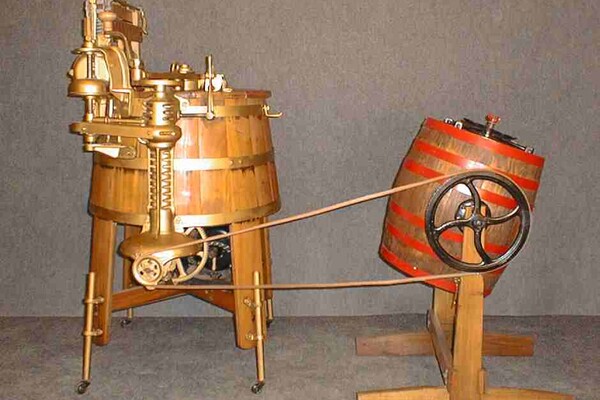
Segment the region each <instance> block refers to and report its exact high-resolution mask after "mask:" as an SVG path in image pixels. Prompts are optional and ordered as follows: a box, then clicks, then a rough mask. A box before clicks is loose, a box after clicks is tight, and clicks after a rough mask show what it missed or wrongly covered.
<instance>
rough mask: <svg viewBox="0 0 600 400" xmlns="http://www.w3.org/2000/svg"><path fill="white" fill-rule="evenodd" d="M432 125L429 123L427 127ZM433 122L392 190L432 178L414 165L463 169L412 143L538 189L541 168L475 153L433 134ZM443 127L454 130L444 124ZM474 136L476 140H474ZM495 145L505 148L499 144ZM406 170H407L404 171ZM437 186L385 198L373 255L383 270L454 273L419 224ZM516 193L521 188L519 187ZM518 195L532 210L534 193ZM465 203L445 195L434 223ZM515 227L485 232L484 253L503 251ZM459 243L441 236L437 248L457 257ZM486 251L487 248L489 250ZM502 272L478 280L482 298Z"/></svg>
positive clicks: (443, 285) (449, 285)
mask: <svg viewBox="0 0 600 400" xmlns="http://www.w3.org/2000/svg"><path fill="white" fill-rule="evenodd" d="M432 121H433V122H435V123H432ZM436 123H437V124H436ZM439 123H441V122H440V121H436V120H432V119H427V120H426V121H425V122H424V124H423V126H422V127H421V129H420V131H419V133H418V134H417V136H416V137H415V139H414V141H413V143H412V145H411V148H410V149H409V152H408V153H407V155H406V157H405V158H404V160H403V162H402V165H401V167H400V169H399V171H398V174H397V176H396V178H395V180H394V186H400V185H405V184H408V183H413V182H418V181H422V180H424V179H425V178H430V177H432V176H433V175H430V174H429V173H430V172H431V171H429V172H428V171H426V170H425V171H423V170H421V169H420V168H415V167H414V165H417V166H422V167H426V168H428V169H429V170H433V171H436V172H438V173H443V174H446V173H454V172H459V171H461V170H464V166H461V165H457V164H454V163H452V162H449V161H445V160H443V159H440V158H436V157H435V156H433V155H431V154H429V153H426V152H423V151H419V150H417V148H419V146H418V145H417V144H418V143H420V142H426V143H427V144H431V145H434V146H437V147H438V148H442V149H444V150H446V151H448V152H450V153H453V154H458V155H460V156H463V157H464V158H467V159H470V160H473V161H476V162H478V163H480V164H485V165H487V166H488V167H493V168H496V169H498V170H501V171H503V172H505V173H508V174H509V175H517V176H520V177H522V178H525V179H527V180H529V181H532V182H531V184H532V183H536V184H537V185H539V180H540V177H541V172H542V167H539V166H532V165H530V164H528V163H526V162H523V161H521V160H516V159H513V158H510V157H505V156H501V155H499V154H493V153H491V152H490V151H485V150H484V151H482V149H481V148H479V147H477V146H475V145H472V144H468V143H465V142H462V141H460V140H457V139H456V138H454V137H452V136H451V135H447V134H445V133H444V132H441V131H440V130H439V129H435V128H437V127H439ZM432 126H433V128H432ZM444 128H445V127H444ZM448 128H450V129H456V128H454V127H452V126H449V125H448ZM465 134H467V135H476V134H473V133H469V132H466V131H463V132H461V135H465ZM476 136H478V137H480V136H479V135H476ZM486 140H490V139H486ZM498 144H500V145H501V146H507V145H504V144H501V143H498ZM507 147H508V146H507ZM455 152H456V153H455ZM459 152H460V153H459ZM535 157H536V158H537V160H534V161H535V162H536V163H538V164H539V162H538V160H539V159H541V160H542V163H541V164H542V166H543V159H542V158H541V157H539V156H535ZM453 161H454V160H453ZM407 165H408V166H410V167H411V169H412V171H411V170H409V169H408V168H407ZM478 168H481V165H479V164H474V165H471V166H470V168H469V169H478ZM440 184H441V183H434V184H431V185H428V186H427V187H424V188H418V189H415V190H412V191H407V192H400V193H397V194H395V195H393V196H391V197H390V199H389V201H388V207H387V211H386V216H385V221H384V227H383V233H382V241H381V246H380V252H379V253H380V256H381V258H382V259H383V260H384V261H386V262H387V263H388V264H389V265H391V266H392V267H394V268H395V269H398V270H400V271H401V272H403V273H405V274H407V275H409V276H423V275H438V274H444V273H453V272H456V270H455V269H453V268H450V267H448V266H447V265H446V264H444V263H443V262H442V261H441V260H439V259H438V258H437V256H435V254H434V253H433V251H432V249H431V247H430V246H429V244H428V242H427V238H426V235H425V230H424V227H423V225H422V224H423V223H424V214H425V207H426V206H427V203H428V201H429V199H430V197H431V194H432V193H433V190H434V189H435V188H436V187H438V186H439V185H440ZM519 186H521V185H519ZM521 188H522V189H523V187H522V186H521ZM483 189H485V190H487V191H489V192H492V193H496V194H505V193H502V192H503V190H502V189H501V188H500V187H498V186H497V185H495V184H491V183H490V184H485V186H484V187H483ZM523 191H524V192H525V194H526V196H527V198H528V200H529V201H530V203H531V205H532V206H533V202H534V201H535V196H536V194H537V190H533V189H531V188H530V189H523ZM467 198H468V197H467V196H465V195H462V194H460V193H456V191H453V193H451V194H450V196H449V200H448V201H445V202H444V203H445V204H443V206H444V207H443V208H442V212H441V214H438V215H439V216H440V217H441V218H440V221H441V220H443V221H447V220H449V219H451V218H452V217H453V215H452V214H453V212H451V210H455V209H456V207H457V206H458V204H460V202H461V201H463V200H465V199H467ZM484 201H486V203H487V204H488V205H489V206H490V207H491V209H492V213H493V215H494V216H496V215H501V214H504V213H506V212H508V211H510V209H509V208H507V207H506V206H504V207H503V206H501V205H498V204H496V203H493V202H490V201H487V200H484ZM398 206H399V207H398ZM517 226H518V223H517V221H513V222H512V223H511V224H505V225H503V226H496V227H492V228H490V229H489V232H488V235H487V242H488V244H487V246H486V247H487V250H488V251H489V252H490V253H495V252H496V253H497V252H501V251H502V250H503V248H506V247H507V246H509V245H510V243H511V242H512V239H513V238H514V237H515V235H516V229H517ZM461 238H462V235H458V234H454V235H451V238H448V235H445V237H444V239H442V243H443V244H444V246H445V247H446V248H447V249H448V250H449V251H450V252H451V253H452V254H454V255H455V256H457V257H458V256H460V252H461V243H462V241H461ZM490 247H491V248H492V249H490ZM505 268H506V266H504V267H503V268H501V269H499V270H497V271H494V273H489V274H485V275H484V293H485V295H489V294H490V293H491V291H492V289H493V287H494V285H495V284H496V282H497V281H498V279H499V278H500V275H501V274H502V272H503V271H504V269H505ZM429 284H431V285H432V286H435V287H438V288H440V289H443V290H446V291H450V292H455V291H456V283H455V282H451V281H442V280H440V281H431V282H430V283H429Z"/></svg>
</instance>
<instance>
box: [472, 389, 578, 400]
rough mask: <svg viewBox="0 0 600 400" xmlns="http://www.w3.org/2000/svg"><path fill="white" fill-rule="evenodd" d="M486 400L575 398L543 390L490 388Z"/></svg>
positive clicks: (555, 399) (563, 399) (569, 399)
mask: <svg viewBox="0 0 600 400" xmlns="http://www.w3.org/2000/svg"><path fill="white" fill-rule="evenodd" d="M483 398H484V400H575V396H571V395H568V394H562V393H554V392H546V391H543V390H529V389H513V388H490V389H488V391H487V392H486V393H485V395H484V396H483Z"/></svg>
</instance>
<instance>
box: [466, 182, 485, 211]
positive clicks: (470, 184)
mask: <svg viewBox="0 0 600 400" xmlns="http://www.w3.org/2000/svg"><path fill="white" fill-rule="evenodd" d="M465 185H466V186H467V188H468V189H469V192H471V197H473V209H474V211H473V213H474V214H479V213H480V212H481V197H479V192H478V191H477V188H476V187H475V185H473V180H472V179H469V180H468V181H467V183H465Z"/></svg>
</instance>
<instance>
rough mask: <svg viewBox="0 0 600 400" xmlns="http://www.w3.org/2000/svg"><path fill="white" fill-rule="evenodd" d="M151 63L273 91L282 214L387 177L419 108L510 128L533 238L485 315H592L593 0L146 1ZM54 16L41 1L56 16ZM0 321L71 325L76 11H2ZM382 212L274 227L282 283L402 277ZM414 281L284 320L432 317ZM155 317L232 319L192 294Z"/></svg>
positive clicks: (310, 303) (84, 225) (283, 298)
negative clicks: (522, 157) (42, 319)
mask: <svg viewBox="0 0 600 400" xmlns="http://www.w3.org/2000/svg"><path fill="white" fill-rule="evenodd" d="M140 4H141V5H142V6H143V7H145V9H146V11H147V15H148V17H149V20H150V36H149V37H148V39H147V42H146V43H145V46H144V57H145V59H146V63H147V65H148V66H149V67H150V68H151V69H153V70H165V69H167V68H168V66H169V63H170V62H171V61H174V60H177V61H181V62H188V63H191V64H192V65H194V66H196V67H198V69H201V66H202V65H203V57H204V55H206V54H207V53H209V52H212V54H213V55H214V56H215V60H216V66H217V68H219V70H220V71H222V72H224V73H226V75H227V76H228V77H229V80H230V82H231V83H232V85H233V86H234V87H250V88H268V89H271V90H272V91H273V98H272V100H271V104H272V105H273V106H274V108H276V109H280V110H283V111H284V112H285V118H284V119H282V120H279V121H274V122H273V124H272V127H273V138H274V143H275V147H276V152H277V166H278V171H279V178H280V184H281V196H282V199H283V209H282V211H281V212H280V214H279V216H284V215H289V214H293V213H297V212H301V211H305V210H309V209H312V208H316V207H319V206H322V205H326V204H330V203H333V202H336V201H339V200H343V199H347V198H350V197H353V196H357V195H362V194H366V193H369V192H373V191H377V190H381V189H384V188H387V187H389V186H390V184H391V182H392V179H393V177H394V174H395V172H396V170H397V168H398V166H399V164H400V161H401V159H402V157H403V155H404V154H405V152H406V151H407V149H408V146H409V144H410V141H411V139H412V138H413V136H414V135H415V134H416V132H417V130H418V127H419V125H420V123H421V121H422V120H423V118H424V117H426V116H435V117H439V118H442V117H444V116H454V117H461V116H469V117H471V118H475V119H481V118H482V117H483V115H484V114H485V113H486V112H490V111H492V112H495V113H498V114H499V115H501V116H502V117H503V122H502V125H501V126H502V130H504V131H505V132H507V133H510V134H513V135H516V136H519V137H520V138H521V139H522V142H523V143H527V144H530V145H534V146H535V147H536V148H537V150H538V152H539V154H542V155H544V156H546V157H547V164H546V168H545V171H544V175H543V181H542V187H541V192H540V194H539V197H538V199H539V200H538V202H537V204H536V206H537V207H536V211H535V220H534V227H533V234H532V236H531V239H530V240H529V242H528V245H527V247H526V249H525V250H524V251H523V252H522V253H521V255H520V256H519V257H518V259H517V260H516V261H515V262H513V263H512V265H511V267H510V269H509V270H508V271H507V272H506V273H505V274H504V277H503V278H502V280H501V282H500V283H499V285H498V286H497V288H496V290H495V292H494V294H493V295H492V296H491V297H490V300H489V301H488V305H489V306H488V311H489V312H490V313H493V314H512V315H526V314H598V313H599V312H600V300H599V296H598V293H599V292H600V284H599V283H598V282H599V280H598V279H597V275H596V274H597V271H598V269H597V262H596V261H597V260H598V258H600V241H599V240H598V236H599V235H600V228H599V224H598V222H597V218H598V216H599V215H600V195H599V193H600V191H599V189H600V185H599V183H598V182H599V181H600V173H599V172H598V169H599V168H600V163H599V159H598V154H599V152H600V133H599V130H598V127H597V115H598V111H599V110H598V108H599V107H598V104H599V103H598V89H599V80H600V76H599V73H598V66H599V63H598V57H599V54H600V49H599V45H598V44H599V43H600V34H599V29H598V20H599V17H600V13H599V10H598V8H599V4H598V2H597V1H591V0H590V1H516V0H515V1H501V2H498V1H487V2H480V1H457V0H452V1H432V0H426V1H420V0H411V1H408V0H406V1H393V0H387V1H370V2H364V1H360V2H359V1H353V2H351V1H342V0H334V1H314V0H310V1H293V0H284V1H267V0H254V1H251V2H250V1H242V0H237V1H227V2H223V1H217V0H206V1H193V0H171V1H159V0H143V1H140ZM44 8H46V9H44ZM3 9H4V12H3V14H2V16H1V17H0V32H1V38H0V40H1V46H2V47H1V48H2V58H1V59H0V68H1V71H2V74H1V75H0V81H1V83H2V100H1V109H0V112H1V116H2V120H1V124H0V129H1V131H2V132H1V136H0V140H1V143H0V144H1V146H0V165H1V168H2V174H1V178H0V179H1V180H2V181H1V182H2V185H3V189H2V190H1V191H0V213H1V214H0V218H1V219H0V221H2V222H1V226H2V239H1V247H0V249H1V255H2V257H1V265H0V315H78V314H80V313H81V308H80V307H81V306H80V304H81V303H80V299H81V297H82V295H83V281H84V273H85V271H86V268H87V265H86V264H87V259H88V250H89V231H90V218H89V216H88V215H87V214H86V202H87V195H88V190H89V177H90V166H91V157H90V155H89V154H83V153H81V151H80V139H79V138H78V137H75V136H73V135H70V134H69V133H68V129H67V126H68V124H69V122H71V121H74V120H76V119H78V118H80V116H81V114H82V104H81V102H80V101H79V100H74V99H67V98H66V97H65V95H66V86H67V79H66V77H65V73H66V71H67V69H68V68H69V66H70V63H71V60H72V58H73V56H72V55H71V54H70V50H71V49H73V48H75V47H77V46H79V44H80V42H81V39H80V36H79V26H80V25H79V18H80V15H81V13H80V5H79V1H67V0H60V1H53V2H42V1H35V2H24V1H20V0H19V1H17V0H9V1H7V2H6V1H5V2H4V4H3ZM384 209H385V202H384V201H378V202H375V203H371V204H366V205H361V206H358V207H355V208H352V209H348V210H344V211H340V212H337V213H334V214H332V215H327V216H323V217H320V218H317V219H313V220H309V221H305V222H300V223H297V224H294V225H291V226H286V227H281V228H276V229H274V230H273V231H272V237H273V241H272V242H273V243H272V244H273V260H274V275H275V280H276V281H277V282H329V281H343V280H351V279H379V278H397V277H399V274H398V273H396V272H394V271H393V270H391V269H390V268H389V267H387V266H386V265H385V264H384V263H383V262H382V261H380V260H379V259H378V257H377V248H378V242H379V237H380V231H381V223H382V218H383V213H384ZM429 296H430V290H429V289H428V288H426V287H424V286H420V285H413V286H405V287H397V288H387V289H368V290H366V289H364V290H363V289H360V290H352V291H326V292H324V291H321V292H284V293H280V294H278V296H277V303H276V312H277V313H278V314H280V315H341V314H344V315H358V314H383V313H402V312H422V311H424V310H425V309H426V307H427V304H428V302H429ZM141 313H143V314H145V315H222V314H221V313H220V312H218V311H216V309H214V308H212V307H210V306H208V305H206V304H204V303H201V302H198V301H194V300H192V299H181V300H175V301H171V302H165V303H162V304H159V305H153V306H149V307H146V308H145V309H143V310H142V311H141Z"/></svg>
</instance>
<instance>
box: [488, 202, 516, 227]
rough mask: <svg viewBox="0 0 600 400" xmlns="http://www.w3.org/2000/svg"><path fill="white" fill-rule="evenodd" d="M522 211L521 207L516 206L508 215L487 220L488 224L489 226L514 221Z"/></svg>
mask: <svg viewBox="0 0 600 400" xmlns="http://www.w3.org/2000/svg"><path fill="white" fill-rule="evenodd" d="M520 210H521V208H520V207H519V206H516V207H515V208H514V209H512V210H511V211H510V212H509V213H508V214H504V215H501V216H499V217H489V218H487V219H486V222H487V223H488V225H498V224H503V223H505V222H506V221H509V220H511V219H513V218H514V217H516V216H517V215H518V214H519V211H520Z"/></svg>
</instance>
